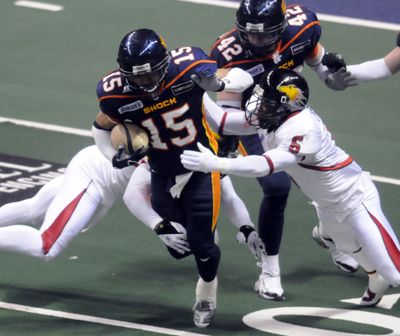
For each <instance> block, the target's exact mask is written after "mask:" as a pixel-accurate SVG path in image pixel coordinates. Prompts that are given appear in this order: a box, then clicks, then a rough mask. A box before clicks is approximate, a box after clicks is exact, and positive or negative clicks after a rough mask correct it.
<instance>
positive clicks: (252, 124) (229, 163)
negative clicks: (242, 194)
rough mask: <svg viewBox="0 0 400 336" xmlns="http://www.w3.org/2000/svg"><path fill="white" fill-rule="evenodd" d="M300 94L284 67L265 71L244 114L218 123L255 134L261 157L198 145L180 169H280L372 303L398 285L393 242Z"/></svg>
mask: <svg viewBox="0 0 400 336" xmlns="http://www.w3.org/2000/svg"><path fill="white" fill-rule="evenodd" d="M308 97H309V88H308V85H307V82H306V80H305V79H304V77H302V76H301V75H300V74H298V73H297V72H295V71H292V70H287V69H276V70H272V71H271V72H269V73H268V74H267V75H265V76H263V78H262V79H261V81H260V84H259V85H257V86H256V87H255V89H254V91H253V95H252V96H251V98H250V99H249V101H248V103H247V105H246V112H245V113H234V114H231V116H230V115H226V112H225V114H223V117H222V119H221V120H222V121H223V122H222V123H221V122H220V126H221V132H222V134H223V133H224V129H225V127H228V128H231V129H232V128H236V131H240V128H242V129H243V130H244V131H246V132H248V131H249V130H248V129H249V128H253V129H254V130H255V131H256V132H257V130H258V133H259V134H260V136H261V137H262V141H263V148H264V153H263V154H262V155H250V156H246V157H240V158H235V159H229V158H218V157H216V156H215V155H213V154H212V153H211V152H210V151H209V150H208V149H206V148H205V147H203V146H202V145H201V144H199V145H198V146H199V149H200V152H196V151H189V150H186V151H184V152H183V154H182V155H181V160H182V164H183V165H184V166H185V167H186V168H188V169H192V170H195V171H203V172H209V171H220V172H222V173H226V174H233V175H238V176H253V177H257V176H265V175H271V174H272V175H273V174H274V173H276V172H280V171H286V172H287V173H288V174H289V175H290V177H291V178H292V179H293V180H294V181H295V183H296V185H298V186H299V188H300V190H301V191H302V192H303V193H304V194H305V195H306V196H307V197H309V198H310V199H311V200H312V201H313V205H314V206H315V208H316V212H317V216H318V218H319V221H320V230H321V231H322V232H323V233H326V234H327V235H328V236H329V237H331V238H332V239H333V240H334V241H335V243H336V244H337V245H338V247H339V248H340V250H342V251H345V252H346V253H348V254H350V255H351V256H352V257H353V258H355V259H356V260H357V261H358V262H359V264H360V265H361V266H362V267H363V268H364V270H365V271H366V272H367V274H368V277H369V280H368V287H367V289H366V291H365V292H364V295H363V297H362V299H361V301H360V305H363V306H375V305H376V304H377V303H378V302H379V301H380V300H381V298H382V296H383V294H384V292H385V291H386V290H387V289H388V288H389V286H390V285H392V286H398V285H399V284H400V245H399V242H398V240H397V237H396V235H395V233H394V231H393V229H392V227H391V225H390V223H389V222H388V220H387V219H386V217H385V215H384V214H383V212H382V209H381V205H380V198H379V194H378V191H377V189H376V187H375V185H374V183H373V182H372V180H371V179H370V177H369V176H368V174H366V173H363V171H362V169H361V167H360V166H359V165H358V164H357V163H356V162H355V161H354V159H353V158H352V157H351V156H349V155H348V154H347V153H346V152H345V151H343V150H342V149H341V148H339V147H337V146H336V144H335V142H334V141H333V140H332V136H331V134H330V132H329V131H328V130H327V128H326V127H325V125H324V123H323V122H322V120H321V119H320V118H319V117H318V115H317V114H316V113H315V112H314V111H313V110H312V109H311V108H310V107H309V106H307V102H308ZM235 115H236V116H235ZM234 118H236V120H235V119H234ZM244 120H246V121H247V127H243V125H244ZM228 130H229V129H228ZM228 133H230V132H228ZM230 134H232V133H230Z"/></svg>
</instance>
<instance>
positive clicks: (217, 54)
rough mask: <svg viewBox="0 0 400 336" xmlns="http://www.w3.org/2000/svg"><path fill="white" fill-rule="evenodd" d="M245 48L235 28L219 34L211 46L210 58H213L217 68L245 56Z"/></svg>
mask: <svg viewBox="0 0 400 336" xmlns="http://www.w3.org/2000/svg"><path fill="white" fill-rule="evenodd" d="M245 54H246V50H245V49H244V47H243V46H242V44H241V42H240V39H239V34H238V31H237V29H236V28H235V29H232V30H231V31H229V32H227V33H225V34H223V35H221V36H220V37H219V38H218V39H217V40H216V41H215V42H214V44H213V45H212V47H211V52H210V55H211V58H213V59H215V60H216V61H217V64H218V68H224V67H225V66H226V65H227V64H229V63H231V62H235V61H238V60H242V59H244V58H245Z"/></svg>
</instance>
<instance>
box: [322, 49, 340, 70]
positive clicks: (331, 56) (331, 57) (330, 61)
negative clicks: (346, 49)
mask: <svg viewBox="0 0 400 336" xmlns="http://www.w3.org/2000/svg"><path fill="white" fill-rule="evenodd" d="M322 64H323V65H325V66H326V67H328V69H329V70H332V71H333V72H336V71H338V70H339V69H341V68H344V69H346V62H345V61H344V59H343V56H342V55H340V54H338V53H328V52H326V53H325V55H324V56H323V57H322Z"/></svg>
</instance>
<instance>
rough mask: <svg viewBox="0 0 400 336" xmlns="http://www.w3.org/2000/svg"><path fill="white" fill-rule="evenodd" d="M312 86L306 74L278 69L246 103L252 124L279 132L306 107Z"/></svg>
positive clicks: (247, 114) (270, 73)
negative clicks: (304, 75)
mask: <svg viewBox="0 0 400 336" xmlns="http://www.w3.org/2000/svg"><path fill="white" fill-rule="evenodd" d="M308 97H309V89H308V84H307V82H306V80H305V79H304V77H303V76H302V75H300V74H299V73H297V72H296V71H293V70H289V69H279V68H278V69H275V70H272V71H271V72H269V73H268V74H267V75H264V77H263V78H262V79H261V82H260V84H259V85H256V87H255V88H254V91H253V95H252V97H251V98H250V99H249V101H248V102H247V104H246V119H247V122H248V123H249V124H250V125H253V126H258V127H259V128H262V129H266V130H267V131H268V132H272V131H275V130H276V129H277V128H278V127H279V126H280V125H281V124H282V123H283V122H284V121H285V120H286V118H287V117H288V116H289V115H290V114H292V113H293V112H296V111H301V110H303V109H304V108H305V107H306V105H307V102H308Z"/></svg>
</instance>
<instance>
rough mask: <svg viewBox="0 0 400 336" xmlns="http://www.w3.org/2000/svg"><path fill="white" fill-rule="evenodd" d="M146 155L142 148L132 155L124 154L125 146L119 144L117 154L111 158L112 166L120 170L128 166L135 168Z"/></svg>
mask: <svg viewBox="0 0 400 336" xmlns="http://www.w3.org/2000/svg"><path fill="white" fill-rule="evenodd" d="M146 154H147V151H146V150H145V149H144V148H139V149H138V150H135V151H134V152H133V153H132V154H127V153H126V152H125V145H124V144H121V145H119V147H118V152H117V154H115V155H114V157H113V158H112V165H113V167H114V168H118V169H122V168H125V167H128V166H137V165H138V162H139V161H140V160H141V159H143V158H144V157H145V156H146Z"/></svg>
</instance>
